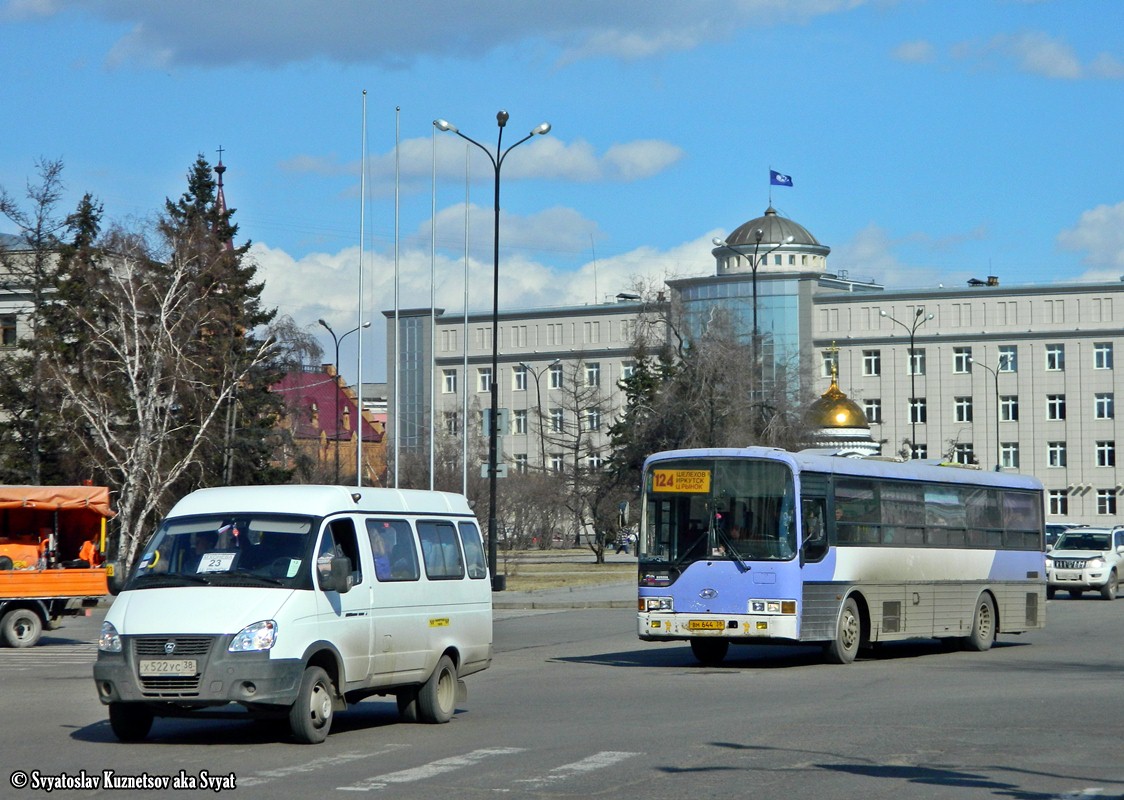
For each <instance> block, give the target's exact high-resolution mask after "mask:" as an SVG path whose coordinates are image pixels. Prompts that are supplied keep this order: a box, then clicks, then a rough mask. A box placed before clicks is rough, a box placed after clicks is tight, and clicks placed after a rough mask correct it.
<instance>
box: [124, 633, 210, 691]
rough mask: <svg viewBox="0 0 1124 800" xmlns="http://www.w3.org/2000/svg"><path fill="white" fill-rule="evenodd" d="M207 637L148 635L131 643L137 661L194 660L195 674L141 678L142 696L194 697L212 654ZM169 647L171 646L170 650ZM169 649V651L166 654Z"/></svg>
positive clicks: (146, 676) (145, 676)
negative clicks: (152, 659) (196, 662)
mask: <svg viewBox="0 0 1124 800" xmlns="http://www.w3.org/2000/svg"><path fill="white" fill-rule="evenodd" d="M213 641H214V639H213V638H212V637H209V636H148V637H144V638H138V639H134V640H133V653H134V654H135V655H136V657H137V659H140V658H171V657H174V658H195V659H198V664H197V665H196V674H194V675H140V674H139V668H138V675H137V680H138V681H139V682H140V686H141V692H142V694H144V695H146V696H148V697H197V696H198V695H199V682H200V681H201V680H202V677H203V671H204V668H205V666H206V663H207V656H208V655H209V654H210V652H211V642H213ZM169 646H171V647H169ZM169 649H170V650H171V652H169Z"/></svg>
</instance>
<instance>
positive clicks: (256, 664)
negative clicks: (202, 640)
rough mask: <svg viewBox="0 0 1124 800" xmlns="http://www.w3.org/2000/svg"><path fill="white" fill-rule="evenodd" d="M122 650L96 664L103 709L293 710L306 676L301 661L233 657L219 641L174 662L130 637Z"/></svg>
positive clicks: (244, 655) (263, 656) (101, 654)
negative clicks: (143, 650)
mask: <svg viewBox="0 0 1124 800" xmlns="http://www.w3.org/2000/svg"><path fill="white" fill-rule="evenodd" d="M227 638H229V637H227ZM122 645H123V647H122V652H120V653H107V652H99V653H98V660H97V661H96V662H95V663H94V682H95V684H96V686H97V691H98V699H100V700H101V702H102V703H103V704H107V705H108V704H109V703H137V702H141V703H172V704H175V705H180V706H185V707H190V706H214V705H223V704H226V703H241V704H243V705H277V706H288V705H292V704H293V702H295V701H296V699H297V693H298V692H299V690H300V682H301V677H302V676H303V673H304V665H303V663H302V662H301V661H300V659H271V658H270V657H269V653H268V652H249V653H245V652H240V653H231V652H228V651H227V649H226V645H227V642H226V641H223V640H221V639H215V640H213V641H212V643H211V646H210V647H209V648H207V651H206V652H200V653H198V654H195V655H182V656H178V657H177V658H174V659H173V658H154V657H148V656H141V655H138V654H137V651H136V646H135V640H130V639H129V638H128V637H122ZM142 668H143V674H142Z"/></svg>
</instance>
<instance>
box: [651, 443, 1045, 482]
mask: <svg viewBox="0 0 1124 800" xmlns="http://www.w3.org/2000/svg"><path fill="white" fill-rule="evenodd" d="M683 458H762V459H767V460H770V461H780V462H783V463H785V464H788V466H789V467H790V468H791V469H792V470H793V471H794V472H825V473H829V474H834V475H853V476H856V477H877V478H897V479H899V480H919V481H933V482H937V483H967V484H972V485H973V486H996V487H1004V488H1009V489H1036V490H1041V488H1042V483H1041V482H1040V481H1039V480H1038V479H1037V478H1035V477H1033V476H1030V475H1018V474H1014V473H1010V472H989V471H986V470H981V469H971V468H965V467H960V466H956V465H949V466H942V465H937V464H933V463H931V462H925V461H887V460H884V459H878V458H846V457H844V456H831V455H824V454H823V453H811V452H800V453H792V452H789V451H787V450H781V449H779V448H776V447H706V448H696V449H690V450H668V451H666V452H663V453H655V454H653V455H650V456H648V458H647V459H645V461H644V468H645V469H647V468H648V467H649V466H651V465H652V464H654V463H658V462H660V461H670V460H675V459H683Z"/></svg>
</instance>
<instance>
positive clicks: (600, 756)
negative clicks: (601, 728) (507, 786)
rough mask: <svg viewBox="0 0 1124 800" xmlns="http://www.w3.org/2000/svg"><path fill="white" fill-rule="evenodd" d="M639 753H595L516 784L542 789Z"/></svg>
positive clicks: (608, 751) (606, 751) (523, 779)
mask: <svg viewBox="0 0 1124 800" xmlns="http://www.w3.org/2000/svg"><path fill="white" fill-rule="evenodd" d="M638 755H640V754H639V753H626V752H620V751H616V750H603V751H602V752H600V753H595V754H594V755H591V756H589V757H588V758H583V759H582V760H581V761H575V762H573V763H572V764H563V765H562V766H560V767H555V768H554V769H552V770H550V772H548V773H546V774H545V775H539V776H538V777H535V778H520V779H519V780H517V781H515V783H522V784H528V788H536V789H540V788H542V787H544V786H548V785H550V784H552V783H556V782H558V781H564V780H566V779H568V778H573V777H575V776H577V775H583V774H586V773H589V772H594V771H596V770H599V769H605V768H606V767H611V766H613V765H614V764H619V763H620V762H622V761H624V760H625V759H627V758H632V757H633V756H638Z"/></svg>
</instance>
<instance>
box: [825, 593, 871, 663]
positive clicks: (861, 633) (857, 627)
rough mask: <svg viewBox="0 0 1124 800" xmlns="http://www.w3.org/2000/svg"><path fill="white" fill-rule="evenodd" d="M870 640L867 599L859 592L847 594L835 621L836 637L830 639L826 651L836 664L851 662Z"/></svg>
mask: <svg viewBox="0 0 1124 800" xmlns="http://www.w3.org/2000/svg"><path fill="white" fill-rule="evenodd" d="M869 640H870V611H869V609H868V608H867V605H866V599H865V598H864V597H863V596H862V595H861V594H860V593H859V592H852V593H850V594H849V595H847V596H846V597H845V598H844V599H843V602H842V604H840V606H839V616H838V617H837V618H836V622H835V637H834V638H833V639H831V640H830V641H828V643H827V646H826V647H825V652H826V654H827V656H828V658H829V659H830V660H831V661H833V662H835V663H836V664H850V663H851V662H853V661H854V660H855V657H856V656H857V655H858V653H859V648H860V647H863V646H865V645H866V644H868V642H869Z"/></svg>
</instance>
